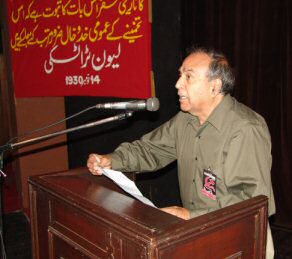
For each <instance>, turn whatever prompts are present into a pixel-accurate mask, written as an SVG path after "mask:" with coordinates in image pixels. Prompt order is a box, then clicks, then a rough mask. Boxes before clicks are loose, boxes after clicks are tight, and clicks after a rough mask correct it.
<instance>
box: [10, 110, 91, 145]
mask: <svg viewBox="0 0 292 259" xmlns="http://www.w3.org/2000/svg"><path fill="white" fill-rule="evenodd" d="M93 109H95V105H94V106H91V107H88V108H85V109H83V110H82V111H80V112H77V113H74V114H72V115H70V116H69V117H66V118H64V119H62V120H59V121H56V122H53V123H51V124H49V125H47V126H44V127H41V128H38V129H35V130H32V131H28V132H25V133H23V134H22V135H19V136H16V137H13V138H11V139H9V140H8V141H7V142H6V144H12V143H13V141H15V140H18V139H20V138H24V137H27V136H30V135H32V134H34V133H36V132H39V131H42V130H46V129H49V128H52V127H54V126H57V125H59V124H61V123H64V122H66V121H68V120H70V119H73V118H75V117H77V116H79V115H81V114H83V113H85V112H88V111H90V110H93Z"/></svg>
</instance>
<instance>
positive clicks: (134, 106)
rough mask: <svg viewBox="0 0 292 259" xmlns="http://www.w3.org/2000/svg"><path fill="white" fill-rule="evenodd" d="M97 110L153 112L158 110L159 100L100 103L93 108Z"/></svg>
mask: <svg viewBox="0 0 292 259" xmlns="http://www.w3.org/2000/svg"><path fill="white" fill-rule="evenodd" d="M95 108H97V109H114V110H115V109H116V110H130V111H140V110H147V111H151V112H155V111H157V110H158V109H159V100H158V99H157V98H156V97H152V98H148V99H146V100H134V101H128V102H115V103H102V104H97V105H96V106H95Z"/></svg>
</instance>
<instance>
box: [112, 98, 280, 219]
mask: <svg viewBox="0 0 292 259" xmlns="http://www.w3.org/2000/svg"><path fill="white" fill-rule="evenodd" d="M111 156H112V168H113V169H115V170H120V171H138V172H145V171H155V170H157V169H160V168H162V167H164V166H166V165H167V164H169V163H171V162H173V161H175V160H177V164H178V179H179V185H180V194H181V199H182V202H183V206H184V207H185V208H187V209H189V210H190V212H191V217H195V216H199V215H202V214H205V213H207V212H210V211H213V210H216V209H219V208H222V207H226V206H228V205H231V204H234V203H237V202H240V201H242V200H246V199H248V198H251V197H254V196H257V195H259V194H263V195H266V196H268V198H269V215H272V214H274V213H275V203H274V196H273V190H272V185H271V175H270V170H271V163H272V157H271V140H270V134H269V130H268V127H267V125H266V123H265V120H264V119H263V118H262V117H261V116H260V115H259V114H257V113H256V112H254V111H252V110H251V109H250V108H248V107H247V106H245V105H243V104H241V103H239V102H237V101H236V99H234V98H233V97H231V96H230V95H226V96H225V97H224V99H223V101H222V102H221V103H220V104H219V105H218V106H217V107H216V109H215V110H214V111H213V112H212V114H211V115H210V116H209V118H208V119H207V121H206V122H205V123H204V124H202V125H200V123H199V120H198V118H197V117H196V116H193V115H191V114H189V113H184V112H179V113H178V114H177V115H176V116H174V117H173V118H172V119H171V120H169V121H168V122H166V123H165V124H163V125H162V126H160V127H159V128H157V129H155V130H154V131H152V132H150V133H148V134H146V135H144V136H143V137H142V138H141V139H140V140H137V141H134V142H132V143H123V144H121V145H120V146H119V147H118V148H117V149H116V150H115V151H114V153H112V154H111ZM209 173H210V174H209ZM209 176H211V177H209ZM210 180H213V182H212V184H211V186H210V184H209V181H210ZM165 187H166V188H167V183H165ZM208 187H210V188H211V189H210V188H208ZM209 192H211V195H208V193H209Z"/></svg>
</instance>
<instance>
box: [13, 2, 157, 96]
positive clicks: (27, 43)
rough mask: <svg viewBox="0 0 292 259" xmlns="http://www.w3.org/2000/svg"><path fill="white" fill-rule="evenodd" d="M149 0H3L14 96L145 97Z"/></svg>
mask: <svg viewBox="0 0 292 259" xmlns="http://www.w3.org/2000/svg"><path fill="white" fill-rule="evenodd" d="M148 1H150V0H91V1H86V0H54V1H44V0H42V1H41V0H29V1H28V0H21V1H20V0H7V3H8V4H7V7H8V14H9V29H10V46H11V50H12V63H13V73H14V88H15V95H16V97H33V96H76V95H77V96H113V97H127V98H148V97H150V96H152V91H151V89H152V87H151V69H152V60H151V56H152V53H151V21H150V19H149V17H150V14H149V12H150V11H149V9H150V7H149V2H148Z"/></svg>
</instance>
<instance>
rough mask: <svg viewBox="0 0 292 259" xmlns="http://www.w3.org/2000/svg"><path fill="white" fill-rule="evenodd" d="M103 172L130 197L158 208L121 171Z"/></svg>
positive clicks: (105, 170) (106, 170) (107, 170)
mask: <svg viewBox="0 0 292 259" xmlns="http://www.w3.org/2000/svg"><path fill="white" fill-rule="evenodd" d="M102 170H103V174H104V175H105V176H106V177H108V178H110V179H111V180H112V181H114V182H115V183H116V184H117V185H118V186H120V187H121V188H122V189H123V190H124V191H125V192H127V193H129V194H130V195H132V196H133V197H135V198H136V199H138V200H139V201H141V202H143V203H145V204H147V205H149V206H152V207H155V208H156V206H155V205H154V204H153V203H152V202H151V201H150V200H149V199H147V198H146V197H144V196H143V194H142V193H141V192H140V190H139V189H138V188H137V186H136V184H135V183H134V182H133V181H132V180H130V179H129V178H128V177H127V176H125V175H124V174H123V173H121V172H119V171H114V170H110V169H102Z"/></svg>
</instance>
